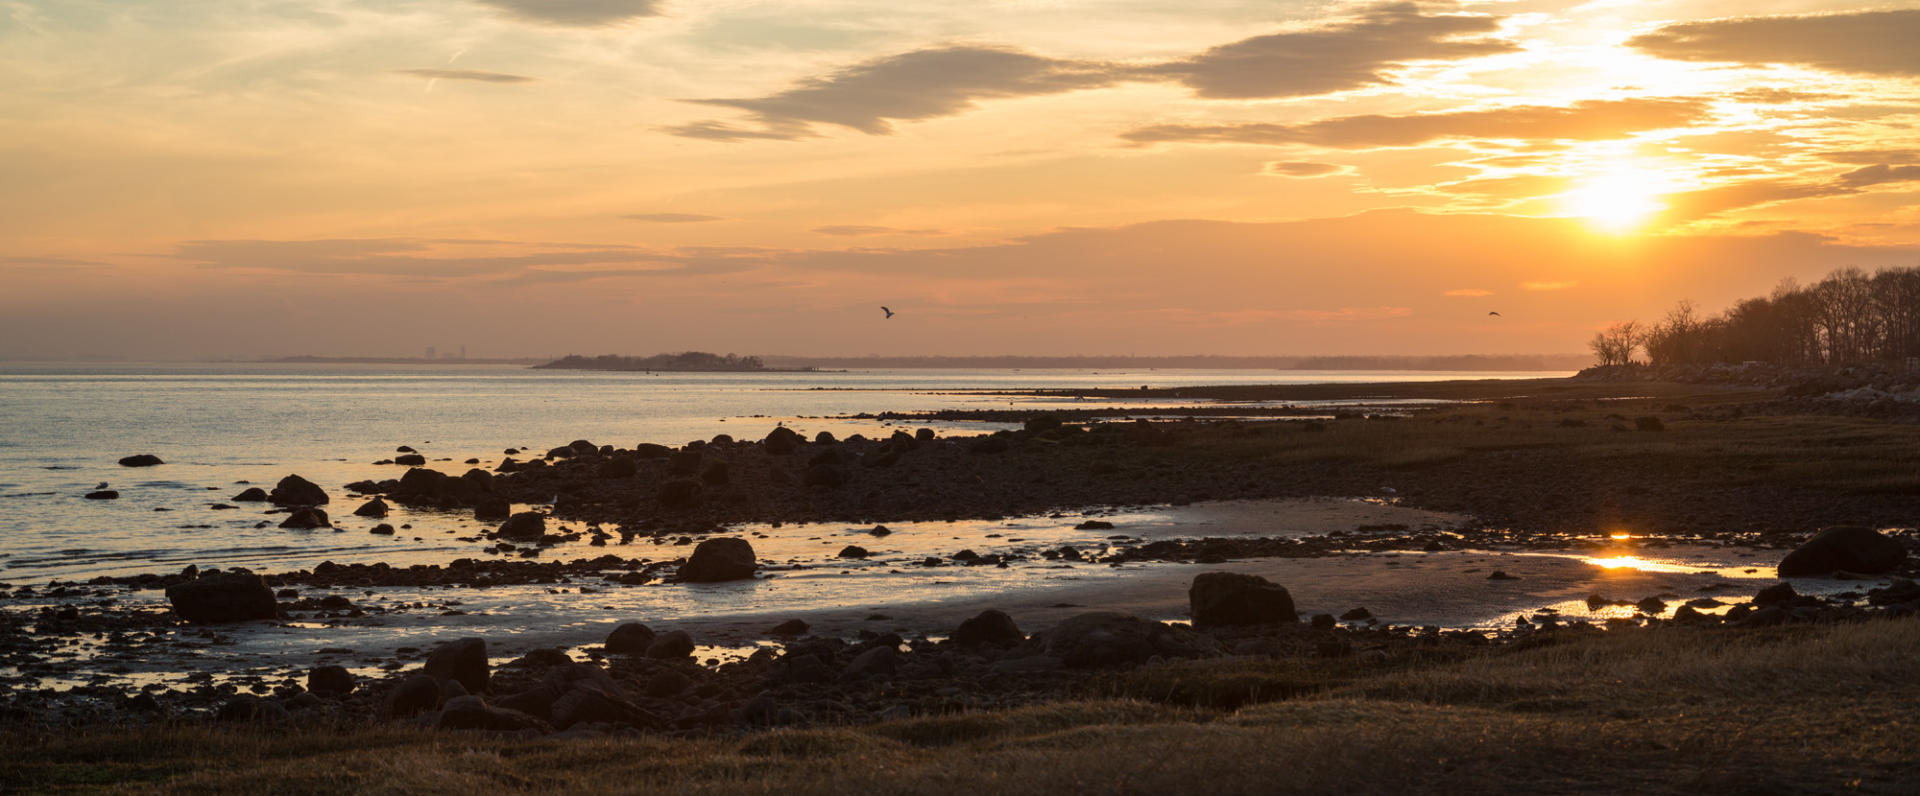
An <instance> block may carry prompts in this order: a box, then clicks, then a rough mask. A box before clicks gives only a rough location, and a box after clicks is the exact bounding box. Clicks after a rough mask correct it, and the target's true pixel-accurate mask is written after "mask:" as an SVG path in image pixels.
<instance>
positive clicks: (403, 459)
mask: <svg viewBox="0 0 1920 796" xmlns="http://www.w3.org/2000/svg"><path fill="white" fill-rule="evenodd" d="M393 463H394V464H398V465H404V466H407V467H421V466H424V465H426V463H427V457H425V456H422V455H420V454H418V453H402V454H400V455H399V456H395V457H393Z"/></svg>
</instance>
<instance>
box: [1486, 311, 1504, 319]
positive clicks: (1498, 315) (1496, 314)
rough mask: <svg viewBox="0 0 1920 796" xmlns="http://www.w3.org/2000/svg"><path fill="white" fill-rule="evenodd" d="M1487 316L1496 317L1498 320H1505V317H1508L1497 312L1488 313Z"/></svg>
mask: <svg viewBox="0 0 1920 796" xmlns="http://www.w3.org/2000/svg"><path fill="white" fill-rule="evenodd" d="M1487 314H1488V315H1492V316H1494V317H1496V318H1504V317H1506V316H1504V315H1501V314H1500V313H1497V312H1488V313H1487Z"/></svg>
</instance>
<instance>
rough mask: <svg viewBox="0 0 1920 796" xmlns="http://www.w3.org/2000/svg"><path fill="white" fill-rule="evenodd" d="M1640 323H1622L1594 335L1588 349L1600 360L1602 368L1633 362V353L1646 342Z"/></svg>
mask: <svg viewBox="0 0 1920 796" xmlns="http://www.w3.org/2000/svg"><path fill="white" fill-rule="evenodd" d="M1645 337H1646V335H1645V332H1643V331H1642V330H1641V327H1640V322H1639V321H1621V322H1619V323H1616V324H1614V325H1612V326H1609V327H1607V328H1605V329H1602V330H1600V331H1598V332H1594V333H1593V340H1592V341H1590V342H1588V343H1587V347H1588V348H1591V349H1593V355H1594V356H1596V357H1599V358H1600V364H1601V366H1603V367H1604V366H1609V365H1625V364H1629V363H1631V362H1632V361H1633V352H1634V351H1636V350H1638V349H1639V348H1640V344H1641V343H1642V342H1644V340H1645Z"/></svg>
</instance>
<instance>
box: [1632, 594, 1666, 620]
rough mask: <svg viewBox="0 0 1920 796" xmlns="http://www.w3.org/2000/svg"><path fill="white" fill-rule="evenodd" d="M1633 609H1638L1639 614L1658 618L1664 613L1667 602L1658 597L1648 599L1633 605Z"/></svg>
mask: <svg viewBox="0 0 1920 796" xmlns="http://www.w3.org/2000/svg"><path fill="white" fill-rule="evenodd" d="M1633 607H1635V608H1638V609H1640V611H1641V613H1644V614H1647V615H1648V616H1659V615H1660V614H1663V613H1666V610H1667V601H1666V600H1662V599H1660V598H1658V597H1648V598H1646V599H1644V600H1641V601H1640V602H1637V603H1634V604H1633Z"/></svg>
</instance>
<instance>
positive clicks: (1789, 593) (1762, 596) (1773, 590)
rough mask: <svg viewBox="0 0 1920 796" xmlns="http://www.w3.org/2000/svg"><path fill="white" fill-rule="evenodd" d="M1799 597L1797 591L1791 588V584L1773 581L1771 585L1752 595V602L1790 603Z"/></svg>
mask: <svg viewBox="0 0 1920 796" xmlns="http://www.w3.org/2000/svg"><path fill="white" fill-rule="evenodd" d="M1799 597H1800V594H1799V592H1796V591H1794V590H1793V584H1791V583H1775V584H1773V585H1772V586H1768V587H1766V588H1764V589H1761V590H1760V593H1759V594H1755V595H1753V604H1754V605H1774V604H1783V603H1790V602H1793V601H1794V600H1796V599H1798V598H1799Z"/></svg>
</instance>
